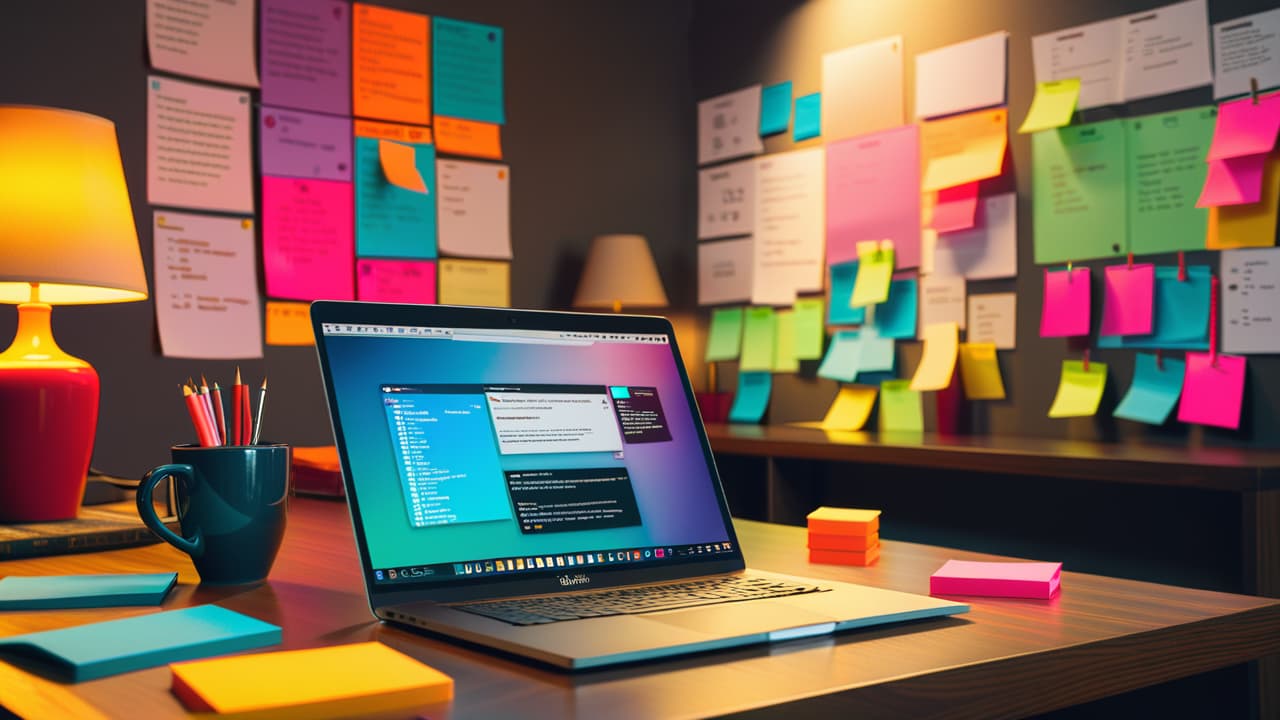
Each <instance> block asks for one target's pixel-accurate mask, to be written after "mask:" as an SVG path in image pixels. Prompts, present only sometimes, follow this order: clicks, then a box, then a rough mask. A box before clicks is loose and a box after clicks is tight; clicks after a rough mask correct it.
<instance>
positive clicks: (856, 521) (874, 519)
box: [807, 506, 880, 535]
mask: <svg viewBox="0 0 1280 720" xmlns="http://www.w3.org/2000/svg"><path fill="white" fill-rule="evenodd" d="M807 520H808V522H809V532H810V533H811V534H813V533H816V534H819V535H871V534H873V533H877V532H879V531H880V511H879V510H860V509H857V508H837V507H825V506H824V507H820V508H818V509H817V510H814V511H813V512H811V513H809V514H808V516H807Z"/></svg>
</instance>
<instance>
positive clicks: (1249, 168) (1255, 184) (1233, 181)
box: [1196, 155, 1267, 208]
mask: <svg viewBox="0 0 1280 720" xmlns="http://www.w3.org/2000/svg"><path fill="white" fill-rule="evenodd" d="M1266 165H1267V156H1266V155H1244V156H1242V157H1237V158H1227V159H1225V160H1210V161H1209V171H1208V172H1207V173H1206V174H1205V176H1204V188H1203V189H1201V190H1200V199H1198V200H1196V207H1200V208H1203V207H1220V206H1222V205H1248V204H1250V203H1256V202H1258V200H1260V199H1262V173H1263V169H1264V168H1265V167H1266Z"/></svg>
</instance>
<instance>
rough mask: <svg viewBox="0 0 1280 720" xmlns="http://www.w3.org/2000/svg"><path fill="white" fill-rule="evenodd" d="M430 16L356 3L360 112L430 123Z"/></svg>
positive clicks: (355, 107)
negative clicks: (428, 29)
mask: <svg viewBox="0 0 1280 720" xmlns="http://www.w3.org/2000/svg"><path fill="white" fill-rule="evenodd" d="M429 22H430V18H428V17H427V16H426V15H419V14H418V13H411V12H402V11H400V10H391V9H389V8H384V7H378V6H376V5H367V4H365V3H356V4H355V5H354V6H353V8H352V13H351V108H352V112H353V114H355V115H356V116H357V117H367V118H378V119H381V120H394V121H397V122H406V123H417V124H419V125H429V124H430V123H431V67H430V65H429V63H430V57H431V46H430V40H429V38H430V34H429V33H428V31H427V28H428V24H429Z"/></svg>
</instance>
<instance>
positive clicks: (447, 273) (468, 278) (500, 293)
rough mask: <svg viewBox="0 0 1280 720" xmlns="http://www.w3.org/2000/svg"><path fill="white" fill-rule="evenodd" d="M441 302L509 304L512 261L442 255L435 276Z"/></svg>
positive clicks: (484, 304) (479, 304)
mask: <svg viewBox="0 0 1280 720" xmlns="http://www.w3.org/2000/svg"><path fill="white" fill-rule="evenodd" d="M436 282H437V283H438V286H437V290H436V292H437V293H438V295H439V300H438V302H439V303H440V304H441V305H476V306H480V307H511V263H509V262H501V261H496V260H462V259H457V258H441V259H440V264H439V267H438V275H437V278H436Z"/></svg>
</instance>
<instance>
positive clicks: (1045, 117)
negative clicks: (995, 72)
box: [1018, 78, 1080, 135]
mask: <svg viewBox="0 0 1280 720" xmlns="http://www.w3.org/2000/svg"><path fill="white" fill-rule="evenodd" d="M1079 100H1080V78H1066V79H1064V80H1050V81H1049V82H1042V83H1036V96H1035V97H1034V98H1032V100H1031V109H1030V110H1028V111H1027V117H1026V119H1025V120H1023V121H1022V127H1020V128H1018V132H1019V133H1021V134H1024V135H1025V134H1027V133H1033V132H1040V131H1041V130H1052V129H1053V128H1058V127H1062V126H1063V125H1066V124H1068V123H1070V122H1071V114H1072V113H1074V112H1075V111H1076V103H1077V102H1078V101H1079Z"/></svg>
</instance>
